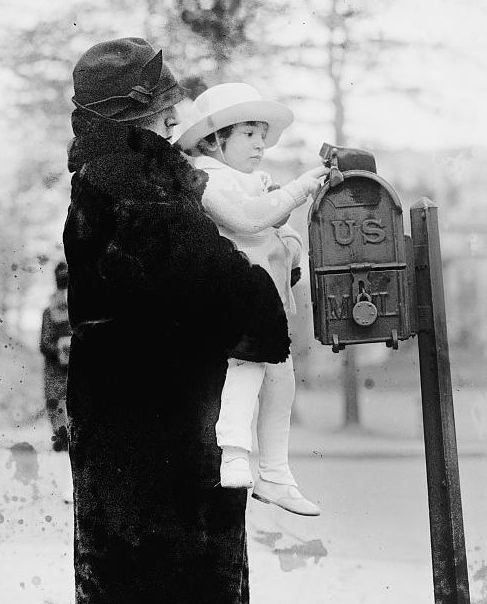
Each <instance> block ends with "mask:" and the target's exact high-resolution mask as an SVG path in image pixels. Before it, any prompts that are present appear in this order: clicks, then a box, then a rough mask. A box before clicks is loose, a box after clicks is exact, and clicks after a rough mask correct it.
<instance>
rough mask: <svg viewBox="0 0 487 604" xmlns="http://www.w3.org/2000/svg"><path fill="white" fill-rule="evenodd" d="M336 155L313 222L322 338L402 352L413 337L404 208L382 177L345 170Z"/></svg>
mask: <svg viewBox="0 0 487 604" xmlns="http://www.w3.org/2000/svg"><path fill="white" fill-rule="evenodd" d="M333 151H335V154H333V152H332V154H331V158H330V166H331V170H332V171H331V174H330V178H329V179H328V180H327V181H326V182H325V184H324V186H323V187H322V188H321V190H320V191H319V193H318V195H317V196H316V198H315V200H314V203H313V204H312V206H311V208H310V211H309V216H308V228H309V242H310V252H309V261H310V278H311V294H312V303H313V314H314V328H315V337H316V339H318V340H319V341H320V342H321V343H322V344H328V345H331V346H332V349H333V351H334V352H338V351H339V350H341V349H343V348H344V346H345V345H347V344H360V343H363V342H385V343H386V344H387V345H388V346H391V347H393V348H397V347H398V342H399V340H405V339H407V338H409V337H410V336H411V335H412V333H413V313H412V311H411V303H410V302H411V295H412V291H411V290H412V287H411V283H410V282H411V279H410V271H411V270H412V267H411V265H412V254H411V248H410V241H408V238H405V237H404V229H403V218H402V208H401V202H400V200H399V197H398V195H397V193H396V192H395V191H394V189H393V188H392V187H391V185H390V184H389V183H387V182H386V181H385V180H384V179H383V178H381V177H380V176H378V175H377V174H375V173H374V172H372V171H368V170H354V169H352V170H345V171H343V172H341V171H340V170H339V168H340V166H339V163H338V156H337V151H336V149H335V150H333ZM322 155H323V154H322ZM361 163H362V164H363V163H364V162H363V161H362V162H361ZM372 166H373V167H374V168H375V162H373V163H372V164H371V167H372ZM408 267H409V268H408Z"/></svg>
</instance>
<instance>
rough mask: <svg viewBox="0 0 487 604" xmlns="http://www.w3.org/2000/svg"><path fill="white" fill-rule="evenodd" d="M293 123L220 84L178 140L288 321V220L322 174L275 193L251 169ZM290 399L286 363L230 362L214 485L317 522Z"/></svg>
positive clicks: (211, 206)
mask: <svg viewBox="0 0 487 604" xmlns="http://www.w3.org/2000/svg"><path fill="white" fill-rule="evenodd" d="M292 120H293V114H292V112H291V110H290V109H288V108H287V107H286V106H284V105H282V104H281V103H277V102H274V101H269V100H265V99H263V98H262V97H261V96H260V94H259V93H258V92H257V90H255V89H254V88H253V87H251V86H249V85H247V84H243V83H232V84H220V85H218V86H213V87H212V88H209V89H208V90H206V91H204V92H203V93H202V94H200V95H199V96H198V97H197V98H196V99H195V101H194V104H193V106H192V110H191V114H190V115H189V117H188V119H187V120H186V122H185V123H183V124H182V125H181V127H180V130H179V135H178V139H177V144H178V145H179V146H180V147H181V148H182V149H183V150H184V151H186V152H187V153H190V154H191V155H193V156H195V159H194V163H195V167H196V168H199V169H201V170H204V171H205V172H206V173H207V174H208V176H209V179H208V183H207V186H206V190H205V192H204V195H203V206H204V208H205V210H206V212H207V213H208V214H209V216H211V218H212V219H213V220H214V222H215V223H216V224H217V226H218V229H219V231H220V233H221V235H223V236H225V237H227V238H229V239H231V240H232V241H233V242H234V243H235V245H236V246H237V248H238V249H239V250H241V251H242V252H244V253H245V254H246V255H247V256H248V258H249V260H250V261H251V262H252V263H254V264H259V265H260V266H262V267H263V268H264V269H266V270H267V272H268V273H269V274H270V276H271V277H272V279H273V281H274V283H275V285H276V287H277V290H278V292H279V294H280V297H281V299H282V302H283V305H284V309H285V310H286V314H287V315H288V316H289V315H290V314H292V313H294V312H295V303H294V299H293V294H292V292H291V271H292V269H294V268H297V267H298V266H299V262H300V258H301V249H302V241H301V238H300V236H299V234H298V233H297V232H296V231H294V230H293V229H292V228H291V227H290V226H289V225H287V224H286V221H287V218H288V217H289V215H290V213H291V212H292V210H294V209H295V208H297V207H298V206H300V205H301V204H303V203H304V202H305V201H306V200H307V198H308V196H309V195H311V194H313V193H315V192H316V191H317V189H318V187H319V184H320V183H319V180H318V179H319V178H321V177H323V176H325V175H326V173H327V172H328V170H327V169H326V168H325V167H323V166H321V167H317V168H314V169H312V170H309V171H308V172H305V173H304V174H302V175H301V176H300V177H299V178H297V179H296V180H294V181H292V182H290V183H289V184H287V185H285V186H283V187H282V188H276V189H274V190H273V187H272V181H271V178H270V176H269V175H268V174H266V173H264V172H261V171H259V170H258V169H257V168H258V167H259V164H260V162H261V160H262V157H263V154H264V149H265V148H266V147H271V146H273V145H275V144H276V143H277V141H278V139H279V137H280V135H281V133H282V131H283V130H284V129H285V128H286V127H288V126H289V125H290V124H291V122H292ZM294 394H295V381H294V369H293V362H292V358H291V356H289V357H288V359H287V360H286V362H284V363H279V364H271V363H254V362H250V361H243V360H238V359H229V361H228V370H227V375H226V380H225V384H224V387H223V391H222V401H221V411H220V416H219V419H218V422H217V424H216V436H217V443H218V446H219V447H221V449H222V462H221V468H220V479H221V485H222V487H225V488H240V487H246V488H251V487H254V490H253V494H252V496H253V497H254V498H256V499H258V500H260V501H263V502H265V503H274V504H276V505H278V506H280V507H282V508H284V509H286V510H288V511H290V512H293V513H296V514H301V515H306V516H318V515H319V513H320V510H319V508H318V507H317V506H316V505H315V504H314V503H312V502H311V501H308V500H307V499H305V497H303V495H302V494H301V493H300V491H299V490H298V488H297V485H296V481H295V480H294V477H293V475H292V473H291V471H290V469H289V464H288V441H289V428H290V416H291V406H292V403H293V401H294ZM258 400H259V412H258V416H257V440H258V446H259V478H258V480H257V481H256V483H255V485H254V481H253V477H252V474H251V472H250V467H249V452H250V451H251V448H252V434H251V425H252V417H253V414H254V410H255V406H256V403H257V401H258Z"/></svg>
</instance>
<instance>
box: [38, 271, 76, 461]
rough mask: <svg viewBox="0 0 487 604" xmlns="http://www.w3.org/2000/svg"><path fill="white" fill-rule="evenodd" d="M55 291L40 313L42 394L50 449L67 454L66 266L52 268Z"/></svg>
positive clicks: (67, 345)
mask: <svg viewBox="0 0 487 604" xmlns="http://www.w3.org/2000/svg"><path fill="white" fill-rule="evenodd" d="M54 276H55V279H56V290H55V291H54V293H53V294H52V295H51V297H50V300H49V306H47V308H45V310H44V312H43V314H42V327H41V338H40V350H41V352H42V354H43V355H44V395H45V401H46V409H47V415H48V417H49V421H50V422H51V426H52V431H53V436H52V447H53V449H54V450H55V451H67V449H68V434H67V418H66V378H67V374H68V361H69V345H70V342H71V327H70V325H69V320H68V302H67V291H68V289H67V288H68V266H67V264H66V262H64V261H62V262H59V263H58V264H57V265H56V268H55V269H54Z"/></svg>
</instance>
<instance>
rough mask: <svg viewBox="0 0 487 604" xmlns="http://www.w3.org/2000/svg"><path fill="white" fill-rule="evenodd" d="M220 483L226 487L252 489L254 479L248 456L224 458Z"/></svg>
mask: <svg viewBox="0 0 487 604" xmlns="http://www.w3.org/2000/svg"><path fill="white" fill-rule="evenodd" d="M220 484H221V485H222V487H223V488H224V489H251V488H252V487H253V486H254V479H253V478H252V473H251V472H250V466H249V460H248V458H245V457H235V458H234V459H230V460H229V461H226V460H225V459H222V463H221V466H220Z"/></svg>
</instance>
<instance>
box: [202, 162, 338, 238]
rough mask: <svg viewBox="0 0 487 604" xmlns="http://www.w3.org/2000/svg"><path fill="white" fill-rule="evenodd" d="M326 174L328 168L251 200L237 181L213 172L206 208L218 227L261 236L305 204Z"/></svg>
mask: <svg viewBox="0 0 487 604" xmlns="http://www.w3.org/2000/svg"><path fill="white" fill-rule="evenodd" d="M326 172H327V169H326V168H325V167H319V168H314V169H313V170H309V171H308V172H305V173H304V174H302V175H301V176H300V177H299V178H297V179H296V180H293V181H291V182H290V183H289V184H287V185H285V186H284V187H282V188H280V189H277V190H275V191H271V192H269V193H262V194H261V195H256V196H252V195H248V194H246V193H245V191H243V190H242V188H241V186H240V185H239V183H238V182H237V181H236V180H230V179H229V178H228V172H226V171H224V170H221V171H220V170H218V171H214V172H212V174H211V175H210V178H209V180H208V183H207V185H206V189H205V192H204V195H203V205H204V206H205V209H206V210H207V212H208V213H209V214H210V216H211V217H212V218H213V220H214V221H215V222H216V223H217V224H218V225H220V226H224V227H225V228H227V229H228V230H230V231H234V232H239V233H258V232H260V231H262V230H263V229H266V228H268V227H271V226H274V225H275V224H277V223H278V222H279V221H280V220H282V219H283V218H284V217H286V216H287V215H288V214H289V213H290V212H292V210H294V209H295V208H297V207H298V206H300V205H301V204H303V203H304V202H305V201H306V200H307V198H308V195H311V194H312V193H314V192H315V191H316V190H317V189H318V187H319V185H320V182H319V180H318V179H319V178H320V177H321V176H324V175H325V174H326Z"/></svg>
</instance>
